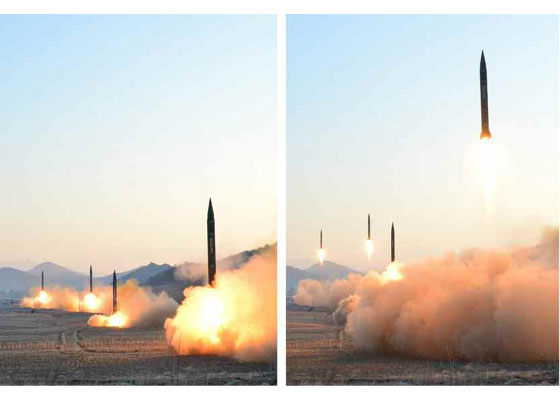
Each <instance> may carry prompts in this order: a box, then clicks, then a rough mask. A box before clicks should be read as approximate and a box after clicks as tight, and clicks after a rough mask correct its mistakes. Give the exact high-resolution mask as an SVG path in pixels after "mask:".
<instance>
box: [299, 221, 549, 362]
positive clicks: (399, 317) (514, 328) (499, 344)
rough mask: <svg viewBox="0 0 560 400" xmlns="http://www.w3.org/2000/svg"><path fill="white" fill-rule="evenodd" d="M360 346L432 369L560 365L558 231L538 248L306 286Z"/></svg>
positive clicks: (307, 299) (475, 253)
mask: <svg viewBox="0 0 560 400" xmlns="http://www.w3.org/2000/svg"><path fill="white" fill-rule="evenodd" d="M294 300H295V301H296V303H298V304H300V305H312V306H324V307H329V308H330V309H331V310H334V312H333V321H334V322H335V323H338V324H342V325H344V326H345V331H346V333H347V334H348V336H349V337H350V338H351V339H352V341H353V343H354V346H356V347H357V348H361V349H365V350H368V351H369V352H371V353H373V354H381V355H395V354H398V355H404V356H410V357H414V358H418V357H421V358H426V359H432V360H448V359H449V358H450V357H451V358H452V359H455V360H472V361H479V360H493V361H498V362H545V361H557V360H558V228H557V227H556V228H554V229H549V230H546V231H545V232H544V233H543V236H542V239H541V241H540V242H539V243H538V244H537V245H536V246H526V247H517V248H513V249H510V250H503V251H499V250H480V249H472V250H468V251H465V252H462V253H459V254H453V253H448V254H446V255H445V256H443V257H439V258H436V257H429V258H428V259H426V260H425V261H421V262H414V263H410V264H400V263H396V262H395V263H391V264H390V265H389V266H388V267H387V269H386V271H384V272H383V273H381V274H380V273H378V272H377V271H371V272H369V273H368V274H367V275H365V276H350V277H349V278H348V279H344V280H339V281H335V282H332V283H329V282H319V281H315V280H303V281H300V285H299V287H298V293H297V294H296V296H294Z"/></svg>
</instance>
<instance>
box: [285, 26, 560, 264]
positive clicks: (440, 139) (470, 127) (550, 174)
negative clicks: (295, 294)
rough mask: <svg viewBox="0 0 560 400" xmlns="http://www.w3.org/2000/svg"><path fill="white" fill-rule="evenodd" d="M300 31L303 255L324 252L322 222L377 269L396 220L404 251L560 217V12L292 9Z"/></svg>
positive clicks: (293, 245) (528, 236)
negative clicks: (488, 162)
mask: <svg viewBox="0 0 560 400" xmlns="http://www.w3.org/2000/svg"><path fill="white" fill-rule="evenodd" d="M287 29H288V41H287V46H288V60H287V61H288V67H287V73H288V91H287V99H288V105H287V111H288V122H287V126H288V133H287V136H288V147H287V151H288V203H287V206H288V210H287V215H288V221H287V235H288V241H287V246H288V262H289V263H292V264H295V265H297V266H300V267H301V266H305V264H306V263H311V262H313V260H314V257H315V254H316V249H317V248H318V246H319V243H318V242H319V230H320V229H321V228H322V229H323V235H324V237H323V240H324V247H325V249H326V251H327V258H328V259H330V260H332V261H335V262H339V263H342V264H344V265H347V266H350V267H354V268H357V269H360V270H364V271H365V270H368V269H370V268H373V267H382V266H385V265H386V264H387V262H388V261H389V258H390V249H389V246H390V236H389V234H390V226H391V221H394V222H395V228H396V236H397V241H396V245H397V246H396V247H397V249H396V250H397V259H398V260H400V261H410V260H414V259H423V258H425V257H426V256H428V255H440V254H442V253H445V252H447V251H459V250H462V249H465V248H469V247H475V246H476V247H495V246H499V247H505V246H511V245H515V244H528V243H533V242H535V241H537V240H538V238H539V237H540V234H541V230H542V228H543V226H545V225H551V224H557V220H558V210H557V208H558V172H557V170H558V164H557V156H558V115H557V111H558V71H559V63H558V17H557V16H289V17H288V19H287ZM482 49H484V53H485V57H486V62H487V67H488V87H489V92H488V96H489V110H490V118H489V119H490V131H491V132H492V134H493V141H494V144H495V146H496V157H497V158H496V160H497V161H496V163H497V167H496V169H497V177H496V180H497V183H496V194H495V210H496V211H495V213H494V214H489V213H488V212H486V209H485V205H484V201H483V196H482V184H481V179H480V176H479V171H478V154H477V152H478V148H477V146H478V144H479V134H480V131H481V125H480V91H479V90H480V89H479V62H480V53H481V50H482ZM368 212H371V218H372V235H373V239H374V243H375V245H376V253H374V256H373V258H372V261H371V262H368V261H367V258H366V255H365V251H364V240H365V238H366V230H367V213H368ZM308 265H309V264H308Z"/></svg>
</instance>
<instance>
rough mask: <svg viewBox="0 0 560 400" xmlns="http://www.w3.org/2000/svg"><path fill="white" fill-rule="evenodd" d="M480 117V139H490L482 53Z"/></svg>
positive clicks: (486, 83)
mask: <svg viewBox="0 0 560 400" xmlns="http://www.w3.org/2000/svg"><path fill="white" fill-rule="evenodd" d="M480 117H481V120H482V132H481V133H480V139H490V138H491V137H492V135H491V134H490V124H489V122H488V79H487V76H486V60H485V59H484V51H482V56H481V57H480Z"/></svg>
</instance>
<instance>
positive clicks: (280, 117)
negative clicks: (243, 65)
mask: <svg viewBox="0 0 560 400" xmlns="http://www.w3.org/2000/svg"><path fill="white" fill-rule="evenodd" d="M276 130H277V132H276V135H277V137H276V157H277V159H276V194H277V196H276V221H277V222H276V232H277V233H276V240H277V243H278V258H277V260H278V284H277V294H278V325H277V326H278V333H277V351H278V364H277V366H278V370H277V371H278V385H279V386H284V385H285V384H286V15H283V14H282V15H277V16H276Z"/></svg>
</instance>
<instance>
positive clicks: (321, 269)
mask: <svg viewBox="0 0 560 400" xmlns="http://www.w3.org/2000/svg"><path fill="white" fill-rule="evenodd" d="M305 271H306V272H308V273H310V274H312V275H314V276H315V277H316V278H315V279H318V280H320V281H334V280H336V279H345V278H346V277H348V275H349V274H359V275H361V274H362V273H361V272H358V271H356V270H353V269H352V268H348V267H345V266H344V265H340V264H337V263H334V262H332V261H326V260H325V262H324V263H323V265H321V264H319V263H316V264H313V265H312V266H311V267H309V268H307V269H306V270H305Z"/></svg>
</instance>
